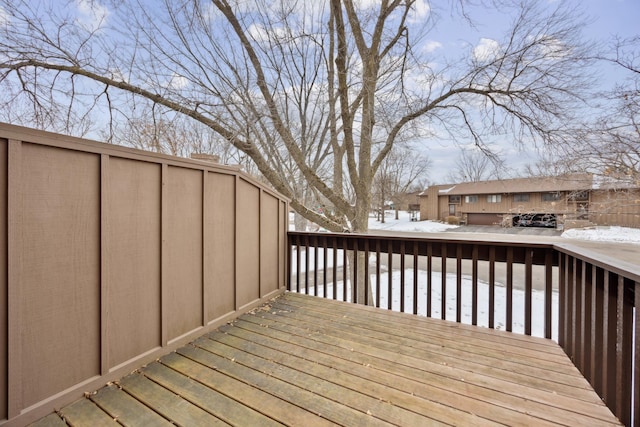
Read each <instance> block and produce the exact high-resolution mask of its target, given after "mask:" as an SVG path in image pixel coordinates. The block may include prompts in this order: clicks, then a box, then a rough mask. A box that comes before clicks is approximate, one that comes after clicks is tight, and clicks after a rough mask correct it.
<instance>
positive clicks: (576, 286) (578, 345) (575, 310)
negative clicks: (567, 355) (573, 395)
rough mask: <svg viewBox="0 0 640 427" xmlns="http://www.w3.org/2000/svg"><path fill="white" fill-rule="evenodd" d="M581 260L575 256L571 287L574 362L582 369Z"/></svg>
mask: <svg viewBox="0 0 640 427" xmlns="http://www.w3.org/2000/svg"><path fill="white" fill-rule="evenodd" d="M581 262H582V261H581V260H578V259H577V258H575V257H574V258H573V280H572V281H571V287H572V289H573V301H572V304H571V313H572V317H573V322H572V324H571V337H572V338H571V340H572V341H571V342H572V343H573V350H572V353H573V363H575V364H576V366H577V367H578V369H580V370H582V367H583V365H582V345H583V344H582V342H581V341H580V338H581V337H580V325H581V322H582V316H581V313H580V302H581V301H582V266H581Z"/></svg>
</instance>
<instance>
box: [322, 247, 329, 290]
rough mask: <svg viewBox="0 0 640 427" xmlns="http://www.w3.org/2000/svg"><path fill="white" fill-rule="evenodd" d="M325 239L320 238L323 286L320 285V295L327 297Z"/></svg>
mask: <svg viewBox="0 0 640 427" xmlns="http://www.w3.org/2000/svg"><path fill="white" fill-rule="evenodd" d="M327 255H328V252H327V239H322V264H323V265H322V268H323V269H322V283H323V287H322V290H323V292H322V297H323V298H326V297H327V268H328V261H327Z"/></svg>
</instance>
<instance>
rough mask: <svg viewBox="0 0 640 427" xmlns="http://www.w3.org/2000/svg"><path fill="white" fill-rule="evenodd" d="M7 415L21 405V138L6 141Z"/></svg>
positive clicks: (16, 411) (17, 411)
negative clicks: (19, 139)
mask: <svg viewBox="0 0 640 427" xmlns="http://www.w3.org/2000/svg"><path fill="white" fill-rule="evenodd" d="M7 159H8V165H7V185H8V188H7V225H8V226H7V239H8V242H7V251H8V254H7V305H8V306H7V361H6V362H7V364H8V366H7V370H8V371H7V387H8V393H7V396H6V397H7V408H6V412H7V417H8V418H14V417H15V416H17V415H18V414H19V413H20V410H21V409H22V408H23V407H24V404H23V399H22V396H23V390H22V369H23V368H22V334H21V331H20V329H21V327H22V324H21V322H20V318H21V316H22V312H21V306H22V304H21V302H22V295H21V290H22V275H21V273H22V211H23V201H22V141H16V140H9V141H8V144H7Z"/></svg>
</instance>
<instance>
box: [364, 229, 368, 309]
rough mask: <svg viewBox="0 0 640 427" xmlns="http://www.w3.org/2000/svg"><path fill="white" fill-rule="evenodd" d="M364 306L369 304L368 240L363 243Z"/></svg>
mask: <svg viewBox="0 0 640 427" xmlns="http://www.w3.org/2000/svg"><path fill="white" fill-rule="evenodd" d="M363 304H364V305H370V304H369V239H366V240H365V241H364V302H363Z"/></svg>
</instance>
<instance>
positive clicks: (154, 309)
mask: <svg viewBox="0 0 640 427" xmlns="http://www.w3.org/2000/svg"><path fill="white" fill-rule="evenodd" d="M108 164H109V167H108V171H107V173H106V174H105V175H106V176H105V181H107V183H105V184H103V185H104V186H105V192H104V196H103V197H104V198H105V199H106V200H107V201H108V203H106V204H105V205H104V206H103V215H104V218H103V221H104V222H106V224H107V226H106V228H104V227H103V232H102V235H103V240H104V241H105V251H104V252H103V254H102V258H103V260H104V261H103V262H104V263H105V264H106V265H108V266H109V268H107V267H106V266H105V264H103V267H104V268H106V269H104V270H103V272H102V274H103V277H104V278H105V279H106V282H105V283H103V288H105V293H106V295H105V298H104V299H103V305H104V306H105V309H106V314H105V315H104V316H103V324H104V328H105V329H106V333H105V335H106V340H105V346H104V351H107V358H108V360H109V362H110V363H109V364H108V366H109V368H113V367H114V366H117V365H119V364H121V363H124V362H126V361H127V360H130V359H132V358H134V357H135V356H137V355H140V354H144V353H146V352H148V351H149V350H151V349H153V348H156V347H160V346H161V345H162V331H161V300H162V295H161V289H160V280H161V279H160V270H161V265H160V256H161V236H160V233H161V223H160V221H161V218H160V212H159V210H158V207H159V206H160V204H161V197H162V195H161V184H162V173H161V167H160V166H159V165H156V164H153V163H146V162H137V161H134V160H127V159H119V158H110V159H109V161H108ZM107 285H108V286H107Z"/></svg>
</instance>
